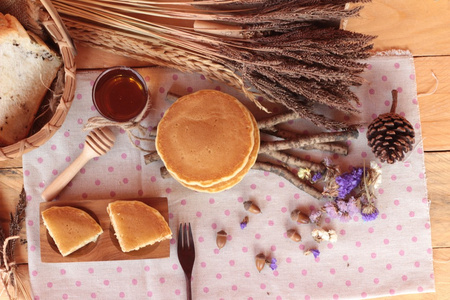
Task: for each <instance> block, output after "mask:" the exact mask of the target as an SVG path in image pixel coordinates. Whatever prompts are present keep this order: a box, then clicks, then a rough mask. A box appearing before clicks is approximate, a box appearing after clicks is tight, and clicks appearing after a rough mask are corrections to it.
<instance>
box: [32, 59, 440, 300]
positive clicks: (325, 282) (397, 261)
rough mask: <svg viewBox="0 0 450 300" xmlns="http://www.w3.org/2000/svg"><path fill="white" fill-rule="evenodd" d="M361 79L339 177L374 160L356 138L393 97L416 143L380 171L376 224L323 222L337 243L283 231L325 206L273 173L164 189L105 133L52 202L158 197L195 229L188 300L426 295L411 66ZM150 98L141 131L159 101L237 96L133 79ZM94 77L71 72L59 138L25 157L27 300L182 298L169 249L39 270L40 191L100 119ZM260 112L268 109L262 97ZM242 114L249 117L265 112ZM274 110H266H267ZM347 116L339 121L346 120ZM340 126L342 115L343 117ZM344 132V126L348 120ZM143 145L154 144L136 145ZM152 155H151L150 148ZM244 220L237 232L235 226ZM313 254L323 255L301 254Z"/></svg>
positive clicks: (159, 76) (172, 215)
mask: <svg viewBox="0 0 450 300" xmlns="http://www.w3.org/2000/svg"><path fill="white" fill-rule="evenodd" d="M368 63H369V65H368V68H367V70H366V71H365V72H364V74H363V76H364V78H365V79H366V83H365V84H364V85H363V86H361V87H359V88H357V89H355V91H356V93H357V95H358V96H359V98H360V100H361V105H360V106H359V109H360V110H361V115H360V117H359V119H358V120H354V121H355V122H359V123H361V124H363V125H362V127H360V129H359V131H360V136H359V138H358V139H357V140H354V141H351V142H348V144H349V147H350V154H349V155H348V156H347V157H339V156H337V155H331V157H330V158H331V160H332V161H333V163H335V164H338V165H340V166H341V169H343V170H347V169H349V168H350V167H352V166H355V167H358V166H363V165H364V164H366V165H368V163H369V162H370V161H371V160H374V156H373V154H372V152H371V151H370V149H369V148H368V146H367V145H366V144H367V140H366V138H365V132H366V128H367V125H368V124H369V123H370V121H371V120H373V119H374V118H375V117H376V116H377V115H379V114H381V113H385V112H388V111H389V110H390V106H391V101H392V99H391V90H392V89H397V90H398V91H399V102H398V105H397V113H399V114H401V115H404V116H405V117H406V118H407V119H408V120H409V121H410V122H411V124H412V125H413V126H414V128H415V130H416V145H415V147H414V149H413V151H412V152H410V153H409V154H408V156H407V158H406V160H405V161H403V162H400V163H397V164H394V165H386V164H383V165H382V172H383V174H382V180H383V182H382V185H381V186H380V187H379V188H378V189H377V191H376V195H377V202H376V204H377V207H378V209H379V211H380V214H379V216H378V218H377V219H376V220H374V221H370V222H365V221H363V220H362V218H361V216H360V215H355V216H354V217H353V218H352V219H351V220H350V221H349V222H346V223H344V222H341V221H339V220H337V219H330V218H325V219H324V220H323V222H322V227H324V228H326V229H334V230H335V231H336V232H337V233H338V241H337V242H336V243H328V242H322V243H320V244H317V243H316V242H315V241H314V240H313V239H312V237H311V231H312V229H314V228H315V225H312V224H307V225H298V224H295V223H293V222H292V221H291V219H290V212H291V211H292V210H294V209H296V208H300V209H302V210H303V211H306V212H310V211H311V210H313V209H317V208H319V207H321V206H322V205H323V204H324V201H323V200H322V201H321V202H319V201H318V200H316V199H314V198H312V197H310V196H309V195H308V194H306V193H304V192H302V191H300V190H299V189H297V188H296V187H294V186H293V185H291V184H290V183H289V182H288V181H286V180H284V179H283V178H281V177H278V176H277V175H274V174H269V173H265V172H262V171H256V170H251V171H250V173H249V174H248V175H247V176H246V177H245V178H244V179H243V180H242V181H241V182H240V183H239V184H238V185H237V186H235V187H233V188H232V189H230V190H228V191H225V192H222V193H218V194H205V193H198V192H194V191H190V190H188V189H186V188H184V187H182V186H181V185H180V184H178V183H177V182H176V181H175V180H173V179H162V178H161V176H160V173H159V169H160V167H161V166H162V164H161V163H160V162H155V163H152V164H149V165H146V164H145V163H144V158H143V153H142V152H140V151H139V150H137V149H136V148H135V147H134V146H133V145H132V144H131V143H130V140H129V139H128V136H127V134H126V133H125V132H123V131H120V130H117V129H113V131H114V133H115V134H116V136H117V141H116V144H115V146H114V148H113V149H112V150H111V151H110V152H108V153H107V154H106V155H104V156H102V157H100V158H97V159H94V160H91V161H90V162H88V163H87V164H86V165H85V166H84V167H83V168H82V169H81V171H80V172H79V174H77V176H76V177H75V178H74V179H73V180H72V181H71V182H70V184H69V185H68V186H67V187H66V188H65V189H64V190H63V192H62V193H61V194H60V197H59V199H65V200H73V199H79V201H83V199H104V198H114V199H124V198H140V197H167V198H168V203H169V223H170V227H171V229H172V231H173V232H174V233H176V232H177V228H178V225H179V223H180V222H190V223H191V224H192V226H193V229H194V238H195V246H196V261H195V265H194V271H193V281H192V289H193V297H194V299H217V300H219V299H245V300H250V299H253V300H259V299H274V300H280V299H283V300H284V299H360V298H372V297H379V296H389V295H399V294H405V293H425V292H432V291H434V277H433V254H432V246H431V234H430V230H431V229H430V217H429V201H428V199H427V189H426V178H425V171H424V170H425V169H424V155H423V147H422V143H421V140H422V137H421V130H420V119H419V107H418V101H417V92H416V85H415V75H414V74H415V73H414V63H413V59H412V57H411V55H410V54H409V53H396V54H395V55H394V54H393V53H390V54H385V55H379V56H374V57H372V58H370V59H369V60H368ZM139 71H140V72H141V74H142V75H143V76H144V77H145V79H146V81H147V84H148V86H149V89H150V91H151V93H152V99H153V108H152V110H151V113H150V115H149V117H148V119H146V122H147V124H146V126H148V128H151V127H152V126H155V125H156V124H157V123H158V121H159V120H160V118H161V116H162V115H163V113H164V111H165V110H166V109H167V107H168V106H169V105H170V103H169V102H168V101H166V100H165V96H166V94H167V91H169V90H173V91H176V92H177V93H184V94H185V93H190V92H193V91H197V90H199V89H204V88H212V89H219V90H222V91H224V92H228V93H231V94H233V95H235V96H238V97H239V95H238V94H236V93H235V92H234V91H233V90H231V89H230V88H227V87H226V86H225V85H223V84H219V83H217V82H213V81H210V80H208V79H207V78H205V77H204V76H202V75H199V74H190V75H187V74H183V73H180V72H177V71H174V70H168V69H164V68H144V69H140V70H139ZM98 74H99V72H97V71H95V72H94V71H92V72H79V73H78V74H77V90H76V93H75V99H74V103H73V105H72V107H71V109H70V112H69V115H68V116H67V118H66V121H65V123H64V125H63V126H62V128H61V129H60V130H59V131H58V132H57V133H56V134H55V135H54V137H53V138H52V139H51V140H49V141H48V142H47V143H46V144H45V145H43V146H41V147H40V148H39V149H37V150H34V151H32V152H30V153H28V154H26V155H25V156H24V157H23V170H24V182H25V188H26V192H27V195H28V207H27V218H26V226H27V234H28V250H29V252H28V253H29V270H30V279H31V284H32V290H33V295H34V299H35V300H39V299H40V300H49V299H84V300H86V299H105V300H110V299H139V300H140V299H185V298H186V292H185V279H184V274H183V270H182V268H181V266H180V264H179V262H178V258H177V253H176V240H175V239H172V240H171V249H170V258H164V259H146V260H128V261H108V262H83V263H42V262H41V258H40V255H41V253H40V241H39V203H40V202H41V201H42V199H41V198H40V194H41V192H42V191H43V190H44V188H45V187H46V186H47V185H48V184H49V183H50V182H52V180H54V178H56V176H57V175H58V174H59V173H61V172H62V171H63V170H64V169H65V168H66V167H67V166H68V165H69V164H70V162H71V161H73V160H74V159H75V158H76V157H77V156H78V155H79V154H80V152H81V151H82V147H83V143H84V139H85V136H86V134H87V133H86V132H84V131H82V128H83V125H84V124H85V123H86V121H87V119H88V118H89V117H92V116H96V115H98V114H97V112H96V111H95V108H94V106H93V104H92V100H91V89H92V84H93V81H94V80H95V78H96V76H97V75H98ZM260 101H262V103H263V104H267V101H266V100H264V99H260ZM267 105H268V106H269V107H273V106H271V105H270V104H267ZM249 108H250V109H251V110H252V111H253V112H254V113H255V116H256V118H257V119H258V118H261V117H262V116H264V113H263V112H261V111H258V110H257V109H256V107H255V105H252V104H250V105H249ZM274 110H275V109H274ZM344 118H345V117H344ZM346 119H347V120H348V117H347V118H346ZM349 121H350V122H351V121H353V120H349ZM290 125H291V126H293V127H294V128H298V130H299V131H300V132H310V133H312V132H317V129H314V128H312V127H311V126H310V125H309V123H307V122H300V121H296V122H291V124H290ZM133 142H134V143H136V144H139V145H140V146H142V147H153V146H152V145H151V143H147V142H139V141H133ZM153 149H154V147H153ZM299 155H300V156H302V157H303V158H306V159H311V160H314V161H318V162H320V161H321V160H322V159H323V158H325V157H326V156H327V154H325V153H319V152H316V151H308V152H299ZM246 200H252V201H254V202H255V203H257V204H258V206H259V207H260V208H261V210H262V212H263V213H262V214H259V215H252V214H249V213H248V212H247V211H245V210H244V208H243V204H242V203H243V202H244V201H246ZM247 215H248V216H249V222H248V225H247V227H246V228H244V229H241V228H240V222H241V221H242V219H243V218H244V217H245V216H247ZM291 228H297V230H298V231H299V233H300V234H301V235H302V238H303V239H302V241H301V242H299V243H296V242H293V241H292V240H290V239H289V238H287V237H286V231H287V230H288V229H291ZM222 229H223V230H225V231H226V232H227V234H228V240H227V243H226V245H225V247H224V248H222V249H220V250H219V249H218V247H217V245H216V233H217V232H218V231H220V230H222ZM310 248H317V249H318V250H319V251H320V255H319V256H318V257H317V258H315V257H314V256H312V255H308V256H306V255H304V252H305V251H306V250H308V249H310ZM261 252H262V253H264V254H265V255H266V256H268V257H271V258H275V259H276V260H277V268H276V269H275V270H272V269H271V268H270V267H269V266H268V265H267V266H266V267H265V268H264V269H263V270H262V271H261V272H258V270H257V269H256V266H255V259H254V258H255V255H257V254H258V253H261Z"/></svg>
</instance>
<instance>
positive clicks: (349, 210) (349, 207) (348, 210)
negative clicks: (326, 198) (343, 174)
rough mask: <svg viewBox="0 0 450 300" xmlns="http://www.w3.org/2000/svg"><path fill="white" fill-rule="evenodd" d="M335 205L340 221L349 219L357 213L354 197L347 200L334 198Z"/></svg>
mask: <svg viewBox="0 0 450 300" xmlns="http://www.w3.org/2000/svg"><path fill="white" fill-rule="evenodd" d="M336 206H337V208H338V215H339V217H340V220H341V221H342V222H348V221H350V220H351V218H352V217H353V216H354V215H355V214H357V213H359V208H358V205H357V201H356V199H355V198H354V197H351V198H350V199H349V200H348V201H345V200H336Z"/></svg>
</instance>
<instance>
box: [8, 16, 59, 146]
mask: <svg viewBox="0 0 450 300" xmlns="http://www.w3.org/2000/svg"><path fill="white" fill-rule="evenodd" d="M60 66H61V58H60V57H59V56H58V55H57V54H56V53H55V52H54V51H52V50H50V49H49V48H48V47H47V46H46V45H45V44H44V43H43V42H42V41H38V42H35V41H34V40H32V39H31V38H30V37H29V35H28V34H27V32H26V30H25V29H24V28H23V27H22V25H21V24H20V23H19V21H17V19H16V18H15V17H13V16H11V15H8V14H7V15H3V14H1V13H0V146H6V145H10V144H13V143H15V142H18V141H20V140H22V139H24V138H25V137H26V136H27V135H28V133H29V131H30V129H31V126H32V124H33V122H34V119H35V115H36V113H37V111H38V109H39V106H40V105H41V102H42V100H43V98H44V96H45V94H46V92H47V91H48V88H49V87H50V85H51V83H52V81H53V80H54V78H55V77H56V74H57V72H58V70H59V68H60Z"/></svg>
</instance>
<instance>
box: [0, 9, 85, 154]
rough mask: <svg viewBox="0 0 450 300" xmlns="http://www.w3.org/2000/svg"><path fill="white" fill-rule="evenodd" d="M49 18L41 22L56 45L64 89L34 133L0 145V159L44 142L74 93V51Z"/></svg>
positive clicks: (58, 124)
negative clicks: (54, 105)
mask: <svg viewBox="0 0 450 300" xmlns="http://www.w3.org/2000/svg"><path fill="white" fill-rule="evenodd" d="M48 17H49V19H48V20H45V21H43V22H42V24H43V26H44V27H45V29H46V30H47V31H48V32H49V33H50V35H51V36H52V38H53V40H54V41H55V43H56V44H57V45H58V48H59V52H60V55H61V57H62V61H63V65H64V75H63V76H64V89H63V93H62V95H61V97H60V99H59V104H58V105H57V107H56V110H55V113H54V114H53V116H52V117H51V119H50V120H49V121H48V122H47V123H46V124H45V125H44V126H43V127H42V128H41V129H40V130H39V131H37V132H36V133H34V134H32V135H30V136H28V137H26V138H24V139H23V140H21V141H18V142H16V143H14V144H11V145H8V146H4V147H0V161H5V160H10V159H15V158H19V157H21V156H22V155H23V154H25V153H28V152H30V151H31V150H34V149H37V148H38V147H40V146H41V145H43V144H44V143H46V142H47V141H48V140H49V139H50V138H51V137H52V136H53V134H54V133H55V132H56V131H57V130H58V129H59V128H60V127H61V125H62V124H63V122H64V120H65V118H66V115H67V113H68V111H69V108H70V106H71V105H72V101H73V98H74V95H75V74H76V65H75V53H74V51H73V48H72V47H71V45H72V44H71V43H70V41H68V40H67V39H66V38H65V36H64V34H62V33H61V31H60V29H59V27H58V26H57V24H56V22H55V21H54V20H53V19H52V17H51V16H50V15H48ZM69 38H70V37H69Z"/></svg>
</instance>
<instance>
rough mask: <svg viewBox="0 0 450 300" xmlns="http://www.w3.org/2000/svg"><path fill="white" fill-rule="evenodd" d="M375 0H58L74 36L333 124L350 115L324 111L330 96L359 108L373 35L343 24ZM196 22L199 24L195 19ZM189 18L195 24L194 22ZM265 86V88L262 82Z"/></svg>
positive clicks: (341, 106) (350, 109)
mask: <svg viewBox="0 0 450 300" xmlns="http://www.w3.org/2000/svg"><path fill="white" fill-rule="evenodd" d="M347 2H353V3H363V2H367V0H350V1H349V0H321V1H313V0H306V1H305V0H276V1H271V0H257V1H254V0H204V1H192V2H176V3H170V2H161V3H158V2H145V1H140V2H139V3H137V2H130V1H124V0H123V1H115V2H114V5H111V3H110V2H107V1H106V2H105V1H100V0H92V1H85V0H54V1H53V4H54V5H55V7H56V8H57V9H58V11H59V12H60V14H61V15H62V16H63V19H64V21H65V24H66V26H67V27H68V29H69V31H70V33H71V35H72V37H73V38H74V39H75V40H76V41H78V42H79V43H81V44H88V45H89V46H93V47H98V48H101V49H104V50H110V51H113V52H116V53H119V54H124V55H126V56H128V57H132V58H138V59H140V60H141V61H142V60H146V61H148V62H149V63H151V64H156V65H162V66H167V67H171V68H175V69H178V70H181V71H183V72H189V73H193V72H199V73H202V74H204V75H205V76H207V77H208V78H210V79H215V80H219V81H222V82H224V83H227V84H228V85H230V86H231V87H234V88H236V89H238V90H241V91H242V92H243V93H244V94H245V95H246V96H247V97H248V98H249V99H251V100H253V101H254V102H255V103H256V104H257V105H258V106H260V108H262V109H264V110H266V108H265V107H263V106H262V105H261V104H260V103H259V101H257V97H258V96H259V95H262V96H263V97H264V98H266V99H267V100H269V101H272V102H276V103H281V104H283V105H284V106H285V107H286V108H288V109H289V110H290V111H292V112H294V113H295V114H297V115H298V117H299V118H305V119H309V120H311V121H312V122H313V123H314V124H316V125H318V126H321V127H323V128H326V129H329V130H331V129H332V130H339V129H343V128H347V127H348V126H347V124H345V123H343V122H340V121H336V120H333V119H332V118H331V117H325V116H323V115H321V114H320V113H319V112H318V111H317V108H318V107H320V106H321V105H326V106H329V107H331V108H334V109H336V110H338V111H341V112H345V113H356V112H357V110H356V109H355V108H354V106H353V104H354V103H358V99H357V97H356V95H355V94H354V93H353V92H352V90H351V89H350V87H351V86H357V85H360V84H361V83H362V78H361V77H360V74H361V73H362V71H363V70H364V67H365V64H364V63H361V59H364V58H367V57H368V56H369V55H370V54H369V50H370V49H371V48H372V44H371V40H372V39H373V37H372V36H367V35H363V34H360V33H354V32H349V31H346V30H341V29H338V28H337V26H336V21H339V20H340V19H343V18H349V17H354V16H357V15H358V13H359V11H360V9H361V7H356V8H353V9H346V8H345V4H346V3H347ZM192 21H194V28H192V25H191V24H192ZM186 24H189V25H186ZM255 89H256V91H255Z"/></svg>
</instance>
